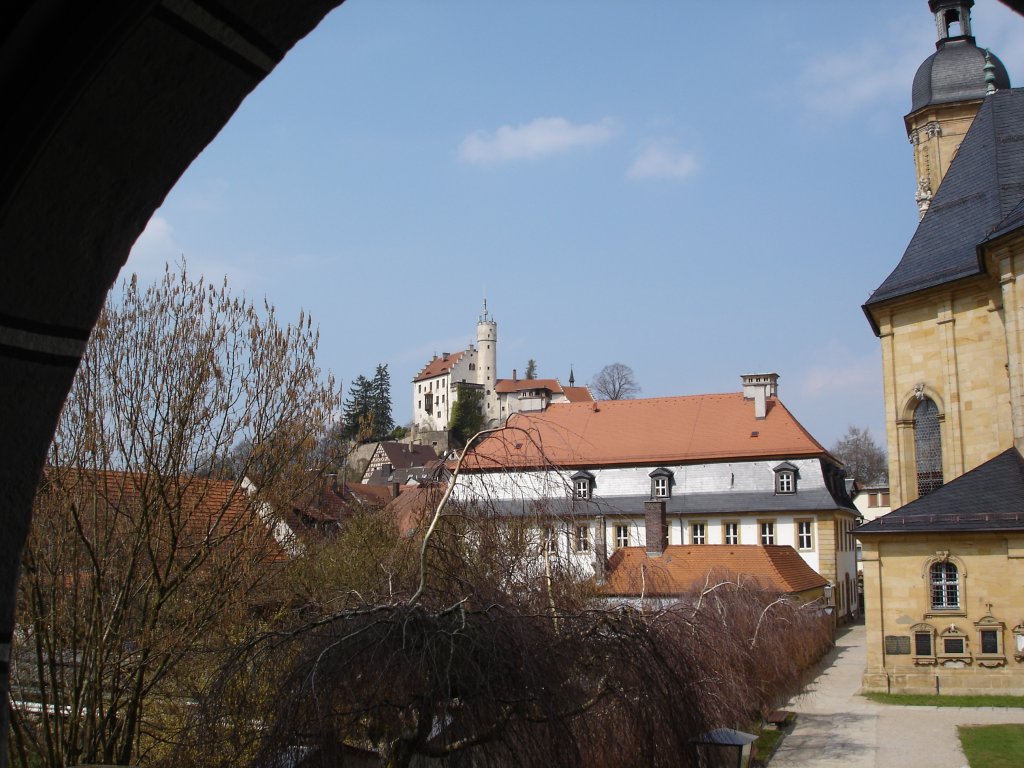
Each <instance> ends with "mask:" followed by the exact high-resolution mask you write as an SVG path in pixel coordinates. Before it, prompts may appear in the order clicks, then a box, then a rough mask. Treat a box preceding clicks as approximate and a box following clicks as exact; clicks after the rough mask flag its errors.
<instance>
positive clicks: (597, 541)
mask: <svg viewBox="0 0 1024 768" xmlns="http://www.w3.org/2000/svg"><path fill="white" fill-rule="evenodd" d="M594 528H595V531H594V581H596V582H597V583H598V584H604V583H605V581H607V579H608V540H607V539H606V538H605V536H606V533H605V529H606V528H607V525H606V521H605V519H604V515H598V516H597V520H595V521H594Z"/></svg>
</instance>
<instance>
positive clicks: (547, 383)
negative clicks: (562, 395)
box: [494, 379, 562, 394]
mask: <svg viewBox="0 0 1024 768" xmlns="http://www.w3.org/2000/svg"><path fill="white" fill-rule="evenodd" d="M526 389H546V390H548V391H549V392H554V393H556V394H557V393H559V392H561V391H562V385H561V384H559V383H558V379H498V381H497V383H496V384H495V385H494V391H495V392H497V393H498V394H505V393H506V392H522V391H523V390H526Z"/></svg>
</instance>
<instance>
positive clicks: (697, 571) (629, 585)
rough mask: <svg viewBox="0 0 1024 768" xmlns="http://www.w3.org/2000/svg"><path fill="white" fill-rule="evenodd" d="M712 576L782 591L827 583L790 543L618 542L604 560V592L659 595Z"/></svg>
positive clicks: (794, 591) (677, 591)
mask: <svg viewBox="0 0 1024 768" xmlns="http://www.w3.org/2000/svg"><path fill="white" fill-rule="evenodd" d="M709 578H710V579H711V580H712V581H717V580H725V579H736V578H750V579H758V580H760V581H763V582H765V583H766V584H769V585H770V586H771V587H772V588H774V589H777V590H778V591H779V592H783V593H786V594H797V593H800V592H806V591H808V590H812V589H820V588H822V587H824V586H825V585H826V584H828V580H827V579H825V577H823V576H821V575H820V574H819V573H817V572H816V571H815V570H814V569H813V568H811V566H809V565H808V564H807V562H806V561H805V560H804V559H803V558H802V557H800V555H799V553H798V552H797V551H796V550H795V549H793V548H792V547H790V546H780V545H773V546H758V545H754V544H738V545H725V544H690V545H686V546H669V547H666V548H665V553H664V554H662V555H661V556H659V557H650V556H649V555H648V554H647V551H646V550H645V549H644V548H643V547H621V548H619V549H617V550H615V553H614V554H613V555H612V556H611V557H610V558H609V560H608V580H607V581H606V582H605V584H604V585H603V586H602V588H601V592H602V593H604V594H607V595H619V596H622V597H626V596H638V595H640V594H644V595H648V596H651V597H665V596H671V595H678V594H682V593H684V592H687V591H688V590H690V589H691V588H693V587H699V586H703V584H704V583H705V582H706V581H707V580H708V579H709Z"/></svg>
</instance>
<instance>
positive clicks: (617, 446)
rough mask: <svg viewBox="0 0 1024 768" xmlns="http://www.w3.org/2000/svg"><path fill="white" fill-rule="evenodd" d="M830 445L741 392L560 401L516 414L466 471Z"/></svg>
mask: <svg viewBox="0 0 1024 768" xmlns="http://www.w3.org/2000/svg"><path fill="white" fill-rule="evenodd" d="M825 453H826V451H825V449H824V448H823V447H822V446H821V444H820V443H818V442H817V441H816V440H815V439H814V438H812V437H811V436H810V435H809V434H808V433H807V431H806V430H805V429H804V428H803V427H802V426H801V425H800V422H798V421H797V420H796V419H795V418H794V417H793V415H792V414H791V413H790V412H789V411H788V410H786V407H785V406H784V405H783V404H782V403H781V402H779V401H778V400H777V399H775V398H769V399H768V411H767V415H766V417H765V418H763V419H757V418H755V417H754V403H753V401H751V400H744V399H743V395H742V394H741V393H738V392H737V393H729V394H721V395H691V396H687V397H663V398H649V399H641V400H599V401H596V402H593V403H557V404H554V405H551V406H549V407H548V408H547V410H545V411H539V412H531V413H517V414H513V415H512V416H511V417H510V418H509V420H508V423H507V426H506V428H505V429H503V430H500V431H498V432H496V433H494V434H493V435H491V436H489V437H487V438H485V439H484V440H482V441H481V442H480V443H479V445H477V446H476V448H475V449H474V450H473V451H472V453H471V454H470V455H469V456H468V457H467V461H466V462H465V467H466V468H467V469H470V470H472V469H485V470H486V469H502V468H508V467H518V468H529V467H544V466H551V465H554V466H561V467H599V466H616V465H620V466H621V465H626V466H628V465H634V464H674V463H686V462H700V461H710V460H716V461H720V460H724V459H749V458H759V457H763V458H772V457H798V456H818V455H822V454H825Z"/></svg>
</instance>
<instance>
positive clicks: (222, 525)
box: [40, 467, 287, 562]
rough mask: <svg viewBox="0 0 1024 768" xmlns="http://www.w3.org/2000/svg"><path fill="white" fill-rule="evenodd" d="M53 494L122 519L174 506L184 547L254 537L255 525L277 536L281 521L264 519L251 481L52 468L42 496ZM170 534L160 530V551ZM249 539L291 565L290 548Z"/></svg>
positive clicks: (268, 554) (268, 556)
mask: <svg viewBox="0 0 1024 768" xmlns="http://www.w3.org/2000/svg"><path fill="white" fill-rule="evenodd" d="M50 488H53V489H54V490H55V491H56V490H57V489H58V488H59V492H60V493H63V494H68V495H70V496H72V497H78V498H81V499H84V500H85V501H86V503H96V502H98V503H100V504H102V505H103V506H105V507H107V508H109V509H111V510H118V511H120V512H122V513H129V512H130V510H131V509H132V507H133V506H134V507H139V505H142V504H147V505H150V506H158V507H164V506H168V505H171V506H173V507H174V508H175V514H174V515H172V516H171V517H172V518H173V519H174V521H175V522H174V524H173V527H174V528H176V530H175V531H174V533H173V535H174V536H175V537H176V538H177V539H178V543H180V544H181V545H182V546H184V547H190V546H194V545H197V544H199V543H200V542H204V541H206V540H208V539H209V537H210V536H211V535H213V536H225V535H229V534H231V535H235V534H238V533H245V534H246V535H248V533H250V532H251V531H250V528H251V523H252V522H253V521H254V520H261V521H262V522H263V523H264V524H265V525H266V530H267V532H268V534H273V533H274V522H275V521H274V520H269V519H266V518H265V517H264V516H263V515H262V514H261V512H260V505H261V504H262V502H259V501H257V500H256V499H254V498H253V496H252V494H251V493H250V490H249V488H250V486H249V483H248V481H246V480H241V481H237V482H236V481H234V480H216V479H213V478H209V477H203V476H200V475H192V476H180V477H160V478H157V477H156V476H155V475H148V474H145V473H135V472H121V471H115V470H89V469H75V468H66V467H51V468H48V469H47V470H46V473H45V475H44V483H43V484H42V485H41V486H40V494H41V495H42V494H45V493H46V492H47V490H48V489H50ZM169 534H170V532H169V531H166V530H164V529H163V528H161V527H160V526H155V527H154V529H153V532H152V534H151V535H152V537H153V539H154V543H155V544H156V545H157V546H159V545H161V544H162V543H164V542H163V541H162V538H163V537H166V536H168V535H169ZM249 539H250V540H251V541H252V543H253V546H258V547H261V548H263V550H264V551H263V553H262V556H263V558H264V559H265V560H266V561H268V562H274V561H279V560H284V559H287V552H286V551H285V547H284V546H283V545H282V543H281V542H279V541H277V540H276V538H275V537H274V536H273V535H266V536H252V537H249Z"/></svg>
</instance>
